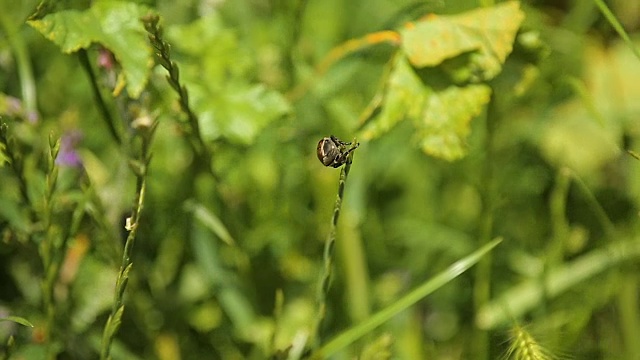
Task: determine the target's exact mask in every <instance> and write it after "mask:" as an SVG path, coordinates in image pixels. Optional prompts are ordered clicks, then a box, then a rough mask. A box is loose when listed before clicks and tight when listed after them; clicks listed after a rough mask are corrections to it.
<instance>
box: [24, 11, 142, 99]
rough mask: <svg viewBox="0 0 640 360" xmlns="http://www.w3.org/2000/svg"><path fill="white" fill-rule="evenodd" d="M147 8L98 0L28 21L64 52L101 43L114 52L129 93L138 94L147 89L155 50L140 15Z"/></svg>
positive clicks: (134, 96)
mask: <svg viewBox="0 0 640 360" xmlns="http://www.w3.org/2000/svg"><path fill="white" fill-rule="evenodd" d="M147 11H148V10H147V9H146V8H145V7H143V6H140V5H137V4H134V3H131V2H124V1H97V2H95V3H94V4H93V5H92V6H91V7H90V8H89V9H87V10H85V11H77V10H65V11H60V12H57V13H53V14H49V15H47V16H45V17H44V18H42V19H40V20H30V21H29V22H28V23H29V25H31V26H32V27H33V28H34V29H36V30H38V31H39V32H40V33H41V34H42V35H44V36H45V37H46V38H47V39H49V40H51V41H53V42H54V43H55V44H56V45H58V46H59V47H60V49H61V50H62V52H64V53H67V54H69V53H73V52H76V51H78V50H80V49H87V48H89V46H91V44H94V43H97V44H101V45H102V46H104V47H105V48H107V49H109V50H110V51H111V52H113V54H114V55H115V57H116V59H117V60H118V62H119V63H120V64H121V65H122V71H123V74H124V78H125V81H126V84H127V90H128V92H129V95H130V96H131V97H133V98H137V97H138V96H139V95H140V93H141V92H142V90H143V89H144V87H145V85H146V83H147V80H148V78H149V74H150V71H151V66H152V65H153V53H152V51H151V47H150V45H149V43H148V41H147V35H146V32H145V30H144V27H143V25H142V23H141V22H140V20H139V19H140V17H141V16H142V15H144V14H145V13H146V12H147Z"/></svg>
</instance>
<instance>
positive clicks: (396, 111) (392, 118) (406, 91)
mask: <svg viewBox="0 0 640 360" xmlns="http://www.w3.org/2000/svg"><path fill="white" fill-rule="evenodd" d="M394 61H395V66H394V67H393V70H392V71H391V74H390V76H389V79H388V83H387V86H386V91H385V96H384V104H383V107H382V110H381V112H380V114H379V115H378V116H377V117H376V118H375V119H374V120H373V121H371V122H370V123H369V124H368V125H367V126H366V127H365V128H364V129H363V130H362V132H361V133H360V134H359V135H358V137H359V138H362V139H365V140H369V139H374V138H377V137H379V136H381V135H383V134H384V133H386V132H388V131H389V130H391V129H392V128H393V127H394V126H395V125H396V124H397V123H398V122H400V121H402V120H403V119H404V118H405V117H410V116H413V117H415V116H418V114H420V112H421V110H422V107H423V106H424V101H425V99H426V97H427V94H428V92H429V89H427V88H426V87H425V86H424V84H423V83H422V81H421V80H420V78H419V77H418V75H416V73H415V71H414V70H413V68H412V67H411V65H409V63H408V62H407V59H406V57H404V56H402V55H398V56H397V57H396V59H395V60H394Z"/></svg>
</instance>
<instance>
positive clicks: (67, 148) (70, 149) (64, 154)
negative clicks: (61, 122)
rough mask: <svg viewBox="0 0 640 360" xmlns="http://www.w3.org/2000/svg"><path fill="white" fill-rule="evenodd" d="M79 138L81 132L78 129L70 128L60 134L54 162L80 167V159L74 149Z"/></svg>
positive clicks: (80, 138)
mask: <svg viewBox="0 0 640 360" xmlns="http://www.w3.org/2000/svg"><path fill="white" fill-rule="evenodd" d="M81 140H82V133H81V132H80V131H79V130H72V131H69V132H67V133H66V134H64V135H62V139H61V140H60V152H59V153H58V157H57V158H56V164H58V165H60V166H67V167H75V168H80V167H82V159H81V158H80V155H79V154H78V152H77V151H76V146H77V145H78V143H79V142H80V141H81Z"/></svg>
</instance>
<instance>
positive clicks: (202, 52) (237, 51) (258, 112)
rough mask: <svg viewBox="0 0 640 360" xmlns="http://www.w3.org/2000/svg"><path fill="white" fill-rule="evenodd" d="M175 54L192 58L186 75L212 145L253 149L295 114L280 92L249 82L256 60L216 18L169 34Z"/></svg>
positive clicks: (183, 70)
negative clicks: (275, 124)
mask: <svg viewBox="0 0 640 360" xmlns="http://www.w3.org/2000/svg"><path fill="white" fill-rule="evenodd" d="M168 37H169V39H170V40H171V42H172V43H176V44H177V46H176V52H177V53H179V52H182V53H184V54H186V55H188V59H185V60H184V61H181V62H180V70H181V74H182V75H184V81H185V84H186V85H187V88H189V90H190V92H189V95H190V99H191V100H192V103H193V107H194V109H195V111H196V113H197V114H198V116H199V119H200V126H201V131H202V136H203V137H204V139H205V140H207V141H213V140H217V139H219V138H226V139H228V140H231V141H232V142H235V143H240V144H245V145H246V144H250V143H252V142H253V141H254V139H255V138H256V136H258V134H260V131H261V130H262V129H263V128H264V127H265V126H266V125H268V124H269V123H270V122H271V121H273V120H275V119H277V118H279V117H281V116H283V115H284V114H286V113H287V112H289V111H290V105H289V103H288V102H287V101H286V100H285V99H284V97H283V96H281V94H280V93H278V92H277V91H274V90H271V89H268V88H267V87H265V86H264V85H262V84H256V83H252V82H250V78H251V76H250V72H251V71H252V70H253V68H254V66H255V64H254V63H253V61H254V60H253V58H254V57H253V55H252V54H251V53H250V52H249V50H248V49H245V48H242V47H241V46H240V45H239V43H238V39H237V37H236V35H235V33H234V32H233V31H231V30H230V29H228V28H225V26H224V24H223V22H222V20H221V19H220V17H219V16H217V15H216V14H215V13H214V14H211V15H209V16H207V17H204V18H202V19H200V20H198V21H195V22H193V23H191V24H189V25H185V26H176V27H172V28H170V29H169V31H168Z"/></svg>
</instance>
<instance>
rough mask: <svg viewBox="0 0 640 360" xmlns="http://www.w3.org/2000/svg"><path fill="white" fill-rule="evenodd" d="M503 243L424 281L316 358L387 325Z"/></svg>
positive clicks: (338, 338) (490, 245)
mask: <svg viewBox="0 0 640 360" xmlns="http://www.w3.org/2000/svg"><path fill="white" fill-rule="evenodd" d="M501 242H502V239H500V238H498V239H494V240H493V241H491V242H489V243H487V244H486V245H484V246H483V247H481V248H480V249H478V250H476V251H475V252H473V253H472V254H470V255H468V256H466V257H465V258H463V259H461V260H459V261H457V262H455V263H453V264H452V265H451V266H449V267H448V268H447V269H446V270H444V271H443V272H441V273H439V274H438V275H436V276H434V277H432V278H431V279H429V280H427V281H425V282H424V283H423V284H422V285H420V286H418V287H417V288H416V289H414V290H413V291H411V292H410V293H409V294H407V295H405V296H403V297H402V298H400V299H398V300H397V301H396V302H394V303H393V304H391V305H389V306H387V307H386V308H384V309H382V310H380V311H378V312H377V313H376V314H374V315H373V316H371V317H370V318H369V319H368V320H365V321H364V322H362V323H360V324H358V325H356V326H354V327H352V328H350V329H348V330H346V331H344V332H342V333H341V334H339V335H337V336H336V337H334V338H333V339H332V340H330V341H329V342H328V343H326V344H325V345H324V346H322V347H321V348H320V350H319V351H318V353H317V354H315V355H316V356H319V358H326V357H328V356H331V355H332V354H334V353H335V352H336V351H338V350H340V349H342V348H344V347H345V346H347V345H349V344H351V343H353V342H354V341H356V340H358V339H359V338H361V337H362V336H364V335H366V334H367V333H369V332H371V331H372V330H373V329H375V328H376V327H378V326H380V325H381V324H383V323H385V322H386V321H388V320H389V319H391V318H392V317H394V316H395V315H397V314H398V313H400V312H401V311H403V310H405V309H407V308H409V307H410V306H412V305H414V304H415V303H417V302H418V301H420V300H421V299H423V298H424V297H426V296H427V295H429V294H431V293H432V292H434V291H436V290H437V289H439V288H441V287H442V286H444V285H446V284H447V283H449V282H451V281H452V280H453V279H455V278H456V277H458V276H459V275H461V274H462V273H464V272H465V271H467V270H468V269H469V268H471V267H472V266H473V265H475V264H476V263H478V261H480V259H482V257H483V256H485V255H486V254H487V253H488V252H489V251H491V250H493V248H495V247H496V246H497V245H498V244H500V243H501Z"/></svg>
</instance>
